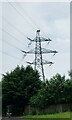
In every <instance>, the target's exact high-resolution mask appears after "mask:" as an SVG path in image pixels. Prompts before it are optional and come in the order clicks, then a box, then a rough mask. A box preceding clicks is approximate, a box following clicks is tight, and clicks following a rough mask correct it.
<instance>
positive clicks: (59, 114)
mask: <svg viewBox="0 0 72 120" xmlns="http://www.w3.org/2000/svg"><path fill="white" fill-rule="evenodd" d="M71 114H72V113H70V112H63V113H55V114H47V115H26V116H22V117H21V118H30V119H32V118H71Z"/></svg>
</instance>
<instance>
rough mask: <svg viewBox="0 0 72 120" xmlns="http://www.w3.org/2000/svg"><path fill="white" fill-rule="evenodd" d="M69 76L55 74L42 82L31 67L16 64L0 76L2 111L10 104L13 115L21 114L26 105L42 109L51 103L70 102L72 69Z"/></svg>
mask: <svg viewBox="0 0 72 120" xmlns="http://www.w3.org/2000/svg"><path fill="white" fill-rule="evenodd" d="M69 76H70V79H66V78H65V76H61V75H60V74H56V75H55V76H53V77H52V78H51V79H50V80H46V81H45V82H44V81H41V80H40V76H39V73H38V71H34V70H33V68H32V67H30V66H27V67H26V68H24V67H23V66H21V67H19V66H17V67H16V68H15V69H14V70H13V71H11V72H10V73H6V74H4V75H3V78H2V106H3V113H6V112H7V106H11V112H12V114H13V115H22V114H23V112H24V109H25V107H26V106H27V105H31V106H32V107H34V108H38V109H44V108H47V107H48V106H49V105H52V104H60V103H72V71H70V72H69Z"/></svg>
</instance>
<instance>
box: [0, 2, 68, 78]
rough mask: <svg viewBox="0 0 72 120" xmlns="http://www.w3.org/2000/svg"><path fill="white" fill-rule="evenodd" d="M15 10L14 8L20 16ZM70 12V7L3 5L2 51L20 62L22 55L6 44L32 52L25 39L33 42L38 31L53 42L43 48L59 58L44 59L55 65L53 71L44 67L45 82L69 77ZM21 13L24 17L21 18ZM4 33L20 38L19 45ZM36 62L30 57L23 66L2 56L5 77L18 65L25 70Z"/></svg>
mask: <svg viewBox="0 0 72 120" xmlns="http://www.w3.org/2000/svg"><path fill="white" fill-rule="evenodd" d="M12 6H14V7H15V8H16V9H17V10H18V12H19V13H18V12H17V11H16V10H15V8H13V7H12ZM69 9H70V5H69V3H21V2H20V3H11V4H9V3H3V6H2V17H3V18H2V28H3V29H4V30H3V31H2V40H3V41H2V42H3V43H2V50H3V51H4V52H6V53H8V54H10V55H12V56H15V57H17V58H19V59H21V58H22V56H23V54H22V53H21V52H20V51H18V50H17V49H16V48H13V47H12V46H10V45H9V44H6V42H8V43H10V44H12V45H13V46H15V47H17V48H20V49H22V50H29V49H28V47H27V45H28V43H29V41H28V40H27V39H26V38H25V36H27V37H30V38H31V39H33V38H34V37H35V35H36V30H37V29H40V30H41V36H43V37H46V38H50V39H52V42H50V44H49V45H47V44H42V46H43V47H47V48H48V49H53V50H57V51H58V54H56V55H55V56H54V57H53V56H52V55H47V56H45V55H44V58H45V59H46V60H49V61H53V62H54V65H52V66H51V67H48V66H45V67H44V70H45V76H46V78H48V79H49V78H50V77H52V76H53V75H55V74H56V73H60V74H62V75H64V74H65V75H66V77H68V75H67V73H68V71H69V70H70V35H69V34H70V10H69ZM20 13H21V15H22V16H24V17H22V16H21V15H20ZM10 24H11V25H10ZM12 25H13V26H12ZM14 26H15V27H16V28H17V30H16V29H15V27H14ZM18 30H20V31H21V32H22V33H21V32H19V31H18ZM5 31H6V32H8V33H10V34H11V35H12V36H14V37H15V38H17V40H18V41H17V40H16V39H15V38H14V37H11V36H10V35H9V34H6V32H5ZM19 40H20V42H19ZM5 41H6V42H5ZM0 42H1V41H0ZM23 45H24V46H23ZM32 47H33V48H34V45H33V44H32V46H31V48H32ZM33 58H34V56H27V57H26V58H25V59H24V60H23V62H22V61H18V60H17V59H14V58H12V57H10V56H7V55H5V54H3V55H2V62H3V65H2V73H4V72H7V71H11V70H12V69H14V68H15V66H16V65H17V64H19V65H21V64H23V65H24V66H26V65H27V64H26V62H25V61H27V60H28V59H30V61H31V62H32V60H33Z"/></svg>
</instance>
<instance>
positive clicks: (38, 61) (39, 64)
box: [22, 30, 58, 81]
mask: <svg viewBox="0 0 72 120" xmlns="http://www.w3.org/2000/svg"><path fill="white" fill-rule="evenodd" d="M27 39H28V40H30V43H29V45H30V44H31V42H35V49H31V50H30V51H23V50H22V52H23V53H25V54H24V56H26V55H27V54H35V59H34V61H33V62H27V63H28V64H30V65H32V64H34V65H35V70H38V71H39V72H40V73H41V76H42V78H43V80H44V81H45V76H44V69H43V65H44V64H49V65H52V64H53V62H50V61H46V60H44V59H43V58H42V54H47V53H54V55H55V54H56V53H58V52H57V51H56V50H50V49H45V48H42V47H41V43H42V42H46V41H47V42H48V43H49V42H50V41H52V40H51V39H49V38H48V39H46V38H44V37H40V30H37V31H36V37H35V38H34V39H33V40H32V39H30V38H28V37H27Z"/></svg>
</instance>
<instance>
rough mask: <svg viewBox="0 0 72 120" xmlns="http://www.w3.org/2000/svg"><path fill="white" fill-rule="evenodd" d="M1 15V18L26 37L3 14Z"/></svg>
mask: <svg viewBox="0 0 72 120" xmlns="http://www.w3.org/2000/svg"><path fill="white" fill-rule="evenodd" d="M2 17H3V20H4V21H6V22H7V23H8V24H9V25H10V26H12V27H13V28H14V29H16V30H17V31H18V32H20V33H21V34H22V35H23V36H24V37H26V38H27V36H26V35H25V33H23V32H22V31H20V30H19V29H18V28H17V27H16V26H14V25H13V24H12V23H10V22H9V21H8V20H7V19H6V18H5V17H4V16H2Z"/></svg>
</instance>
